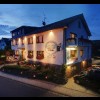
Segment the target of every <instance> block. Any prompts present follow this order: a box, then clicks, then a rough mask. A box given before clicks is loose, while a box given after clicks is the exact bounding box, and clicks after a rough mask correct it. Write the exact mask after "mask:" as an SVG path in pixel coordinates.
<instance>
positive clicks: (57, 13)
mask: <svg viewBox="0 0 100 100" xmlns="http://www.w3.org/2000/svg"><path fill="white" fill-rule="evenodd" d="M81 13H83V14H84V17H85V19H86V21H87V24H88V26H89V29H90V31H91V34H92V36H91V38H90V39H92V40H100V33H99V32H100V4H0V38H2V37H9V38H11V34H10V33H9V32H10V30H12V29H14V28H15V27H19V26H22V25H27V26H38V27H39V26H42V20H43V18H44V16H46V23H47V24H50V23H53V22H56V21H59V20H63V19H65V18H68V17H72V16H74V15H77V14H81Z"/></svg>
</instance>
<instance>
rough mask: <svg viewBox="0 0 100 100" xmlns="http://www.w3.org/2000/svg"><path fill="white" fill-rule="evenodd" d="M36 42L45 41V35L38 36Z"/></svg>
mask: <svg viewBox="0 0 100 100" xmlns="http://www.w3.org/2000/svg"><path fill="white" fill-rule="evenodd" d="M36 43H43V35H42V36H37V37H36Z"/></svg>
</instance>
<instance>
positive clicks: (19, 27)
mask: <svg viewBox="0 0 100 100" xmlns="http://www.w3.org/2000/svg"><path fill="white" fill-rule="evenodd" d="M22 28H31V29H37V28H38V27H35V26H34V27H33V26H20V27H18V28H16V29H14V30H12V31H11V32H15V31H17V30H20V29H22Z"/></svg>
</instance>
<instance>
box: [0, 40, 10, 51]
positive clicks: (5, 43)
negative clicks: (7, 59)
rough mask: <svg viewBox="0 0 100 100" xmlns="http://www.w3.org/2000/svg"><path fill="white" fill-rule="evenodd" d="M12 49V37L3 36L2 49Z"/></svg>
mask: <svg viewBox="0 0 100 100" xmlns="http://www.w3.org/2000/svg"><path fill="white" fill-rule="evenodd" d="M6 48H8V49H11V39H10V38H2V39H1V40H0V50H4V49H6Z"/></svg>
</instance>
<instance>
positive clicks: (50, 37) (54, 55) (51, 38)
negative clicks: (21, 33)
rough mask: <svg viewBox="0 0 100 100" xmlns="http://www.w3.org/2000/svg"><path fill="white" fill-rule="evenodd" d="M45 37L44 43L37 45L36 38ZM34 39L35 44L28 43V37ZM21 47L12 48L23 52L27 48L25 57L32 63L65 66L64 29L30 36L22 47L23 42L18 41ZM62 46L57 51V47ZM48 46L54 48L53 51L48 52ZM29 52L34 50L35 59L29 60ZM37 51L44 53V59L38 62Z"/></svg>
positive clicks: (25, 38)
mask: <svg viewBox="0 0 100 100" xmlns="http://www.w3.org/2000/svg"><path fill="white" fill-rule="evenodd" d="M41 35H43V41H44V43H36V36H41ZM31 36H32V37H33V44H28V43H27V38H28V37H31ZM18 42H19V45H14V46H12V49H13V50H19V51H20V50H21V49H22V48H25V50H24V53H23V54H24V56H25V59H26V60H32V61H40V62H43V63H49V64H57V65H62V64H63V28H60V29H54V30H49V31H46V32H42V33H38V34H33V35H30V36H25V37H24V43H25V44H24V45H20V44H21V43H20V42H21V41H20V39H19V40H18ZM59 45H60V51H57V46H59ZM47 46H53V51H50V50H48V48H47ZM28 50H33V58H32V59H30V58H27V55H28ZM37 51H44V59H42V60H38V59H36V54H37Z"/></svg>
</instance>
